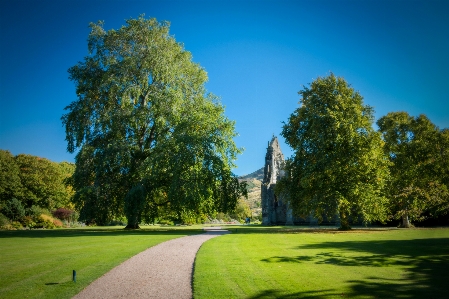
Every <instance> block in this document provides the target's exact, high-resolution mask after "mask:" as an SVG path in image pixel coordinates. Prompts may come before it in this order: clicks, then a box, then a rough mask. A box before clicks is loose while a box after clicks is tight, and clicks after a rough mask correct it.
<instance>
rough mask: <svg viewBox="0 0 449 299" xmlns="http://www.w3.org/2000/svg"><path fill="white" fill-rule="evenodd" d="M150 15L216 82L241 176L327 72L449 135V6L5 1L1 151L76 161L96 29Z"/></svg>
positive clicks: (380, 108)
mask: <svg viewBox="0 0 449 299" xmlns="http://www.w3.org/2000/svg"><path fill="white" fill-rule="evenodd" d="M142 13H144V14H145V16H146V17H155V18H157V19H158V20H160V21H162V20H167V21H170V22H171V30H170V32H171V34H172V35H174V36H175V38H176V39H177V41H178V42H182V43H183V44H184V45H185V48H186V50H188V51H190V52H191V53H192V55H193V60H194V61H195V62H197V63H199V64H200V65H201V66H202V67H204V68H205V69H206V71H207V72H208V75H209V82H208V83H207V89H208V91H210V92H212V93H214V94H216V95H218V96H220V97H221V100H222V103H223V105H225V106H226V115H227V116H228V118H230V119H232V120H235V121H236V130H237V131H238V133H239V134H240V136H239V137H237V138H236V139H235V141H236V143H237V145H238V146H240V147H243V148H245V151H244V153H243V154H242V155H240V156H239V158H238V160H237V162H236V163H237V165H238V168H236V169H235V173H236V174H238V175H243V174H247V173H250V172H253V171H255V170H257V169H258V168H260V167H262V166H263V163H264V157H265V152H266V146H267V142H268V141H269V140H270V139H271V137H272V135H273V134H275V135H279V133H280V132H281V129H282V122H283V121H287V119H288V117H289V115H290V114H291V113H292V112H293V111H294V109H296V108H297V107H298V101H299V96H298V94H297V92H298V91H299V90H301V89H302V86H303V85H307V84H308V83H310V82H312V81H313V80H314V79H315V78H317V77H319V76H326V75H328V74H329V73H330V72H333V73H334V74H335V75H337V76H342V77H344V78H345V79H346V80H347V81H348V82H349V83H350V84H351V85H352V86H353V87H354V88H355V89H356V90H358V91H359V92H360V93H361V95H362V96H363V97H364V101H365V104H368V105H371V106H373V107H374V109H375V111H376V113H375V116H376V119H378V118H379V117H381V116H383V115H385V114H387V113H388V112H390V111H407V112H408V113H409V114H411V115H414V116H416V115H419V114H426V115H427V116H428V117H429V118H430V119H431V120H432V121H433V122H434V123H435V124H436V125H437V126H439V127H440V128H449V93H448V88H449V17H448V16H449V1H428V0H427V1H368V0H365V1H343V0H342V1H338V0H332V1H218V0H210V1H193V0H186V1H170V0H168V1H167V0H166V1H114V0H107V1H106V0H104V1H83V0H76V1H75V0H73V1H72V0H64V1H56V0H55V1H45V0H44V1H42V0H40V1H37V0H33V1H22V0H1V1H0V149H6V150H9V151H11V152H12V153H13V154H20V153H26V154H32V155H37V156H41V157H46V158H48V159H50V160H53V161H58V162H59V161H74V155H72V154H69V153H67V152H66V146H67V144H66V142H65V140H64V139H65V132H64V128H63V127H62V124H61V121H60V117H61V115H62V114H63V113H64V111H63V109H64V107H65V106H67V105H68V104H70V102H72V101H73V100H75V86H74V84H73V82H71V81H69V80H68V73H67V69H68V68H69V67H71V66H73V65H75V64H76V63H77V62H78V61H81V60H82V59H83V57H84V56H86V55H87V42H86V40H87V36H88V34H89V28H88V24H89V22H96V21H97V20H104V21H105V27H106V29H110V28H118V27H120V26H122V25H124V23H125V22H124V20H125V19H128V18H136V17H137V16H138V15H140V14H142ZM280 140H281V148H282V150H283V151H284V154H285V155H286V156H290V155H291V154H292V151H291V150H290V149H289V148H288V147H287V145H285V143H284V142H283V140H282V138H280Z"/></svg>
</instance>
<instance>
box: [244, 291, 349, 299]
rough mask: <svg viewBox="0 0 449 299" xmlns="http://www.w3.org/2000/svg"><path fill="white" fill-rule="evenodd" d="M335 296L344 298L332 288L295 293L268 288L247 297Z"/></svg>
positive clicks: (315, 298) (304, 298)
mask: <svg viewBox="0 0 449 299" xmlns="http://www.w3.org/2000/svg"><path fill="white" fill-rule="evenodd" d="M323 292H325V293H326V295H323ZM318 293H319V294H318ZM337 296H341V297H342V298H344V296H345V295H344V294H337V293H335V292H334V291H333V290H320V291H316V292H313V291H312V292H297V293H290V294H286V293H285V292H284V291H282V290H277V289H270V290H263V291H260V292H259V293H257V294H255V295H253V296H251V297H247V299H268V298H270V299H271V298H276V299H297V298H302V299H325V298H330V297H337Z"/></svg>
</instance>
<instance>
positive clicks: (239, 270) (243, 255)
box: [194, 227, 449, 299]
mask: <svg viewBox="0 0 449 299" xmlns="http://www.w3.org/2000/svg"><path fill="white" fill-rule="evenodd" d="M230 230H231V231H233V233H232V234H230V235H226V236H223V237H220V238H215V239H212V240H210V241H208V242H207V243H205V244H203V246H202V247H201V249H200V251H199V253H198V255H197V259H196V267H195V273H194V297H195V298H196V299H200V298H445V297H447V291H446V289H447V282H448V281H449V274H448V272H447V269H448V267H449V229H413V230H384V231H382V230H360V231H353V232H345V233H340V232H338V231H335V230H330V229H327V230H323V231H322V230H317V229H315V230H311V229H298V228H297V227H296V228H295V227H290V228H287V230H285V228H281V227H274V228H266V227H233V228H231V227H230Z"/></svg>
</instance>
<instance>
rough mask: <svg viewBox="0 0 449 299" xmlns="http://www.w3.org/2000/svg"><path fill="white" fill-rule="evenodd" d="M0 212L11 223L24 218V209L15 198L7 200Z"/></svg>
mask: <svg viewBox="0 0 449 299" xmlns="http://www.w3.org/2000/svg"><path fill="white" fill-rule="evenodd" d="M1 212H2V213H3V215H5V216H6V217H8V218H9V219H11V220H12V221H20V220H21V219H22V218H23V217H25V208H24V207H23V205H22V203H21V202H20V201H19V200H18V199H16V198H13V199H10V200H8V201H7V202H6V204H5V206H4V207H3V208H2V210H1Z"/></svg>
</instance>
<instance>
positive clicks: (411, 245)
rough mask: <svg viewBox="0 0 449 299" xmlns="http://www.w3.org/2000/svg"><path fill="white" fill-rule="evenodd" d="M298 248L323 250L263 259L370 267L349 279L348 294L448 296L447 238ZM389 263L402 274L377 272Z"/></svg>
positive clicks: (415, 296)
mask: <svg viewBox="0 0 449 299" xmlns="http://www.w3.org/2000/svg"><path fill="white" fill-rule="evenodd" d="M297 249H299V250H303V249H322V250H323V252H322V253H319V254H317V255H315V256H297V257H291V256H285V257H284V256H273V257H270V258H265V259H263V260H262V261H263V262H269V263H285V262H288V263H301V262H306V261H307V262H314V263H316V264H333V265H336V266H340V267H348V269H347V271H353V270H352V269H350V268H349V267H359V266H363V267H372V268H373V269H372V273H373V275H372V276H369V277H364V278H363V280H351V281H348V283H350V288H351V292H350V293H348V294H347V296H348V297H354V296H371V298H428V299H431V298H449V292H448V291H447V289H448V285H449V271H448V269H449V238H429V239H416V240H383V241H346V242H323V243H317V244H304V245H301V246H298V247H297ZM336 252H337V253H336ZM345 253H347V254H345ZM358 254H359V255H358ZM390 266H399V267H401V268H403V269H404V272H403V274H402V277H401V278H399V279H392V278H385V277H379V276H376V269H377V268H378V267H390ZM307 296H309V295H304V294H297V298H309V297H307ZM254 298H256V297H254ZM273 298H274V297H273ZM279 298H295V297H294V296H293V297H279ZM310 298H313V297H310ZM317 298H319V297H317Z"/></svg>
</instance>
